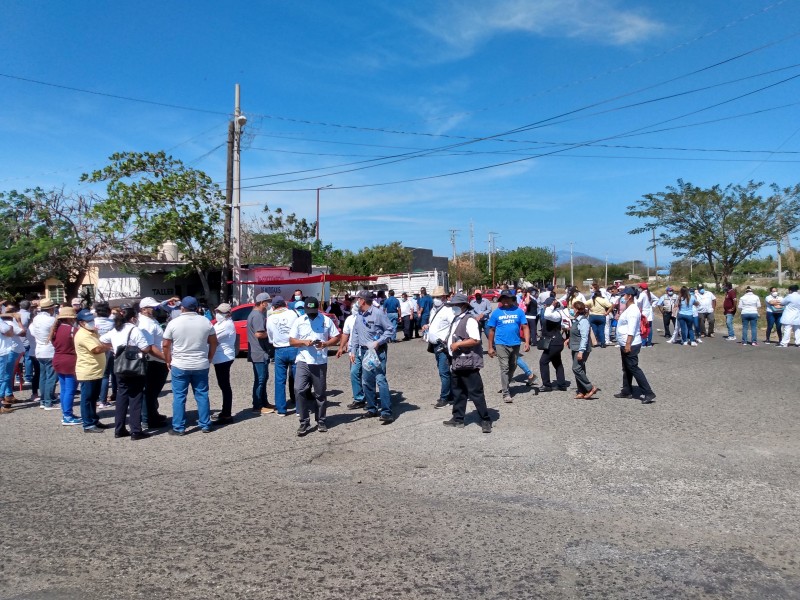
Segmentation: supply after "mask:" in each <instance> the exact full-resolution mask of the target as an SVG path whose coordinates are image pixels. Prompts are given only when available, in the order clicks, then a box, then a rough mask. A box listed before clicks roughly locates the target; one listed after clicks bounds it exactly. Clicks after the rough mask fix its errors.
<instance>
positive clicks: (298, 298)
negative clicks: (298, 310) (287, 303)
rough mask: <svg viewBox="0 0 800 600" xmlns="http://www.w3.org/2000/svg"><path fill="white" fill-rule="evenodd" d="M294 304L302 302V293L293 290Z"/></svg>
mask: <svg viewBox="0 0 800 600" xmlns="http://www.w3.org/2000/svg"><path fill="white" fill-rule="evenodd" d="M292 298H293V299H294V302H302V301H303V292H302V291H300V290H295V291H294V294H293V295H292Z"/></svg>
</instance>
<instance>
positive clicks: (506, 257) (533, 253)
mask: <svg viewBox="0 0 800 600" xmlns="http://www.w3.org/2000/svg"><path fill="white" fill-rule="evenodd" d="M495 260H496V261H497V266H496V267H495V273H496V275H497V280H498V281H505V282H508V283H513V284H514V285H516V284H517V283H518V282H519V281H520V280H522V281H529V282H536V281H550V280H551V279H552V278H553V253H552V252H551V251H550V250H548V249H547V248H533V247H531V246H522V247H520V248H515V249H514V250H503V251H502V252H498V253H497V254H496V256H495Z"/></svg>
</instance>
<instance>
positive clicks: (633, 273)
mask: <svg viewBox="0 0 800 600" xmlns="http://www.w3.org/2000/svg"><path fill="white" fill-rule="evenodd" d="M631 275H636V260H632V261H631Z"/></svg>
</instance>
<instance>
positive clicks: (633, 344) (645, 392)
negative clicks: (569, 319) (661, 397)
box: [614, 286, 688, 404]
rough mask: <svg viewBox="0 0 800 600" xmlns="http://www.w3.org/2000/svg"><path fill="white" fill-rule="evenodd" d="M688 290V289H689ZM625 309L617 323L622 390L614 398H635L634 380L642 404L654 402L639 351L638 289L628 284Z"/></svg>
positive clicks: (640, 346) (624, 297) (640, 339)
mask: <svg viewBox="0 0 800 600" xmlns="http://www.w3.org/2000/svg"><path fill="white" fill-rule="evenodd" d="M684 289H685V288H684ZM687 292H688V290H687ZM622 295H623V299H624V301H625V310H624V311H623V312H622V314H621V315H620V316H619V321H618V323H617V343H618V344H619V349H620V356H621V357H622V390H621V391H620V392H619V393H618V394H614V398H633V397H634V394H633V380H634V379H635V380H636V383H637V384H638V385H639V388H640V389H641V391H642V395H641V396H639V398H640V400H641V402H642V404H652V402H653V401H654V400H655V398H656V395H655V394H654V393H653V389H652V388H651V387H650V383H649V382H648V381H647V377H645V374H644V371H642V369H641V367H639V351H640V350H641V348H642V336H641V335H640V333H639V330H640V329H639V328H640V326H641V316H642V313H641V311H640V310H639V307H638V306H637V305H636V289H635V288H633V287H631V286H628V287H626V288H625V289H624V290H623V292H622Z"/></svg>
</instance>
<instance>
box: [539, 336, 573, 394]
mask: <svg viewBox="0 0 800 600" xmlns="http://www.w3.org/2000/svg"><path fill="white" fill-rule="evenodd" d="M563 349H564V344H563V343H561V344H558V345H555V344H553V343H551V344H550V347H549V348H548V349H547V350H545V351H544V352H542V356H541V357H539V374H540V375H541V376H542V385H545V386H548V387H550V364H551V363H552V365H553V367H554V368H555V370H556V385H558V387H567V381H566V379H564V363H562V362H561V351H562V350H563Z"/></svg>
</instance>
